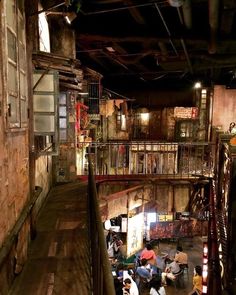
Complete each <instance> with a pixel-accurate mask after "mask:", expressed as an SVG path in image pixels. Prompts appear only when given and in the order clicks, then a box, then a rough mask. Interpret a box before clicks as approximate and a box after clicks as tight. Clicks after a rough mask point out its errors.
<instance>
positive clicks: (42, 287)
mask: <svg viewBox="0 0 236 295" xmlns="http://www.w3.org/2000/svg"><path fill="white" fill-rule="evenodd" d="M86 202H87V186H86V184H82V183H73V184H66V185H61V186H57V187H55V188H53V189H52V191H51V193H50V195H49V197H48V200H47V202H46V204H45V206H44V207H43V209H42V211H41V213H40V216H39V220H38V222H37V236H36V239H35V240H34V241H33V242H32V244H31V247H30V254H29V259H28V262H27V263H26V265H25V266H24V268H23V272H22V273H21V274H20V275H19V276H18V277H17V278H16V281H15V283H14V285H13V288H12V290H11V292H10V293H9V294H10V295H55V294H58V295H74V294H76V295H92V291H91V262H90V251H89V249H90V247H89V236H88V230H87V212H86V204H87V203H86ZM182 246H183V249H184V251H185V252H187V253H188V255H189V273H188V274H185V275H184V287H182V288H175V287H174V286H167V287H166V295H185V294H186V295H187V294H188V292H189V291H190V290H191V288H192V276H193V268H194V266H195V265H197V264H200V265H201V262H202V241H201V239H199V238H198V239H194V240H192V241H189V240H188V241H186V240H185V241H182ZM175 250H176V243H175V242H164V241H163V242H161V243H160V252H167V253H169V256H170V257H172V256H174V254H175ZM0 293H1V292H0ZM147 294H149V291H147V292H145V293H143V294H140V295H147ZM101 295H103V294H101Z"/></svg>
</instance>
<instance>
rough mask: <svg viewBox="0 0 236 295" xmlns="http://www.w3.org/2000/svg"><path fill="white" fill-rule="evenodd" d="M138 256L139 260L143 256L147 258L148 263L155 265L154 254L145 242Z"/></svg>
mask: <svg viewBox="0 0 236 295" xmlns="http://www.w3.org/2000/svg"><path fill="white" fill-rule="evenodd" d="M140 258H141V260H142V259H143V258H145V259H147V261H148V263H149V264H151V265H156V254H155V252H154V250H153V249H152V246H151V245H150V244H147V245H146V247H145V248H144V249H143V251H142V253H141V256H140Z"/></svg>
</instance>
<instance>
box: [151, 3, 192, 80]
mask: <svg viewBox="0 0 236 295" xmlns="http://www.w3.org/2000/svg"><path fill="white" fill-rule="evenodd" d="M155 7H156V9H157V11H158V13H159V15H160V18H161V20H162V22H163V24H164V26H165V28H166V31H167V33H168V35H169V37H171V34H170V30H169V28H168V26H167V24H166V22H165V20H164V17H163V15H162V13H161V11H160V9H159V7H158V5H157V4H156V3H155ZM179 16H180V14H179ZM180 21H181V17H180ZM180 42H181V45H182V47H183V50H184V54H185V57H186V60H187V64H188V67H189V71H190V73H191V74H192V73H193V68H192V64H191V61H190V58H189V55H188V51H187V48H186V45H185V42H184V39H183V38H181V39H180ZM170 43H171V45H172V47H173V49H174V50H175V53H176V55H178V53H177V50H176V48H175V46H174V44H173V43H172V41H171V39H170Z"/></svg>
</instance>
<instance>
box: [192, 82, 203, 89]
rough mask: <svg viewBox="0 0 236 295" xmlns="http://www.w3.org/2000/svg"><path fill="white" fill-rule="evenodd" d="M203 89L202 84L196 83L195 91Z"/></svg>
mask: <svg viewBox="0 0 236 295" xmlns="http://www.w3.org/2000/svg"><path fill="white" fill-rule="evenodd" d="M201 87H202V84H201V82H195V84H194V88H195V89H199V88H201Z"/></svg>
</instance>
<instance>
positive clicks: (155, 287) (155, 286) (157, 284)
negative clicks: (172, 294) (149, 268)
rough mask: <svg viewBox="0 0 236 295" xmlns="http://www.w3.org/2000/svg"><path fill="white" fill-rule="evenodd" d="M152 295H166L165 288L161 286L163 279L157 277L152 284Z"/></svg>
mask: <svg viewBox="0 0 236 295" xmlns="http://www.w3.org/2000/svg"><path fill="white" fill-rule="evenodd" d="M150 288H151V289H150V293H149V294H150V295H166V291H165V288H164V287H163V286H162V285H161V279H160V278H159V277H155V278H153V279H152V280H151V282H150Z"/></svg>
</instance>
